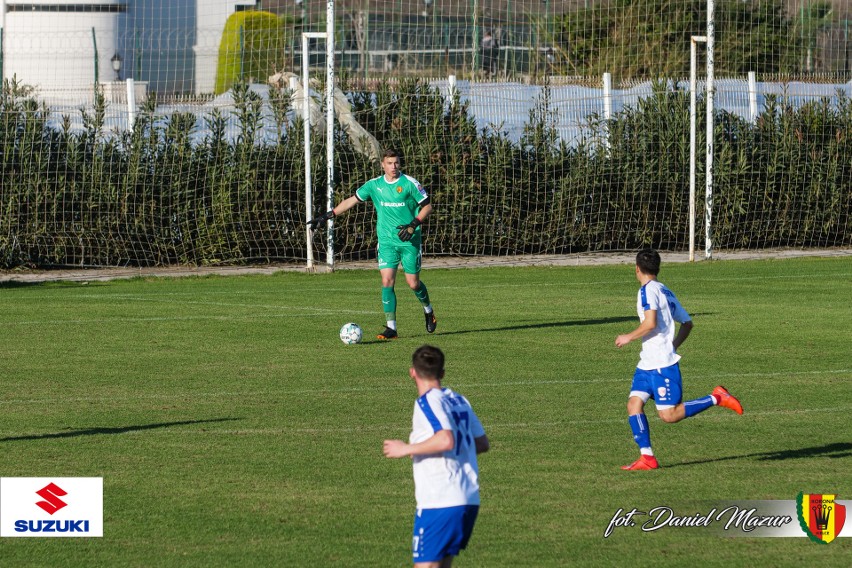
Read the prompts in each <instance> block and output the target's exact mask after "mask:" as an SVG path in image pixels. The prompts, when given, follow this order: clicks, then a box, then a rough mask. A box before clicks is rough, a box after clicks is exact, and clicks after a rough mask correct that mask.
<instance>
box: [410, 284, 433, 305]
mask: <svg viewBox="0 0 852 568" xmlns="http://www.w3.org/2000/svg"><path fill="white" fill-rule="evenodd" d="M414 295H415V296H417V299H418V300H420V303H421V304H422V305H423V307H424V308H425V307H426V306H428V305H429V304H430V303H431V302H429V290H427V289H426V284H424V283H423V281H422V280H421V281H420V286H419V287H418V288H417V290H414Z"/></svg>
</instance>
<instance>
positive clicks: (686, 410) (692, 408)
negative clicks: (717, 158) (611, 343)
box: [615, 249, 743, 470]
mask: <svg viewBox="0 0 852 568" xmlns="http://www.w3.org/2000/svg"><path fill="white" fill-rule="evenodd" d="M659 273H660V254H659V253H658V252H657V251H655V250H652V249H645V250H642V251H639V253H638V254H637V255H636V279H637V280H639V284H641V288H640V289H639V294H638V297H637V301H636V309H637V312H638V313H639V322H640V323H639V327H637V328H636V329H634V330H633V331H631V332H630V333H625V334H622V335H619V336H618V337H616V338H615V346H616V347H624V346H625V345H627V344H628V343H630V342H631V341H633V340H634V339H640V338H641V339H642V353H641V354H640V356H639V364H638V365H637V366H636V371H635V372H634V374H633V384H632V386H631V387H630V396H629V397H628V399H627V415H628V416H627V418H628V421H629V422H630V429H631V430H632V431H633V439H634V440H635V441H636V444H637V445H638V446H639V459H638V460H636V461H635V462H633V463H632V464H630V465H626V466H623V467H622V468H621V469H626V470H644V469H657V468H658V467H660V464H659V462H657V458H655V457H654V451H653V450H652V449H651V435H650V434H649V432H648V419H647V417H646V416H645V411H644V408H645V403H646V402H648V399H654V402H655V404H656V407H657V414H658V415H659V417H660V419H662V421H663V422H669V423H674V422H680V421H681V420H683V419H684V418H689V417H691V416H695V415H696V414H698V413H699V412H703V411H705V410H707V409H708V408H710V407H711V406H715V405H718V406H723V407H725V408H729V409H731V410H733V411H734V412H736V413H737V414H742V413H743V407H742V404H740V401H739V400H737V399H736V398H734V397H733V396H732V395H731V393H729V392H728V391H727V389H725V387H723V386H717V387H716V388H714V389H713V392H712V393H711V394H709V395H707V396H705V397H702V398H697V399H695V400H689V401H687V402H682V401H683V386H682V383H681V376H680V366H679V365H678V361H679V360H680V355H678V354H677V349H678V347H680V346H681V344H683V342H684V341H685V340H686V338H687V337H688V336H689V333H690V332H691V331H692V327H693V326H692V320H691V318H690V317H689V314H688V313H687V312H686V310H684V309H683V306H681V304H680V302H679V301H678V299H677V298H676V297H675V295H674V293H672V291H671V290H669V289H668V288H666V287H665V286H664V285H663V284H662V283H660V282H659V281H657V275H658V274H659ZM675 322H677V323H679V324H680V329H678V330H677V335H675V327H676V326H675Z"/></svg>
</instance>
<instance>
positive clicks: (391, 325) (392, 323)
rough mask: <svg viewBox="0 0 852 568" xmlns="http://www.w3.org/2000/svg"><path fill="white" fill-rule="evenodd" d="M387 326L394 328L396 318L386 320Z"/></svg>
mask: <svg viewBox="0 0 852 568" xmlns="http://www.w3.org/2000/svg"><path fill="white" fill-rule="evenodd" d="M388 327H389V328H391V329H396V320H390V321H389V322H388Z"/></svg>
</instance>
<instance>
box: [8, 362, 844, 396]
mask: <svg viewBox="0 0 852 568" xmlns="http://www.w3.org/2000/svg"><path fill="white" fill-rule="evenodd" d="M847 373H848V374H852V369H824V370H814V371H799V372H783V373H780V372H767V373H739V374H736V373H731V374H726V375H719V374H708V375H697V376H696V375H693V376H694V377H695V378H698V379H706V378H714V377H716V378H718V377H726V378H733V377H742V378H749V377H751V378H754V377H776V376H785V377H793V376H805V375H836V374H847ZM388 380H389V381H394V382H398V384H389V385H385V386H375V385H372V386H366V387H346V388H335V389H284V388H282V389H281V390H263V391H221V392H209V393H197V392H183V393H168V394H166V393H155V394H138V395H132V396H116V397H94V396H92V397H45V398H31V399H23V398H20V399H14V398H13V399H6V400H0V405H5V404H59V403H77V402H100V403H106V402H129V401H137V400H170V399H196V400H198V399H205V398H206V399H212V398H237V397H239V398H249V397H261V398H266V397H270V396H277V397H287V396H291V395H295V396H302V395H305V394H322V395H334V394H341V395H347V394H353V393H370V394H372V393H375V392H379V391H398V390H411V389H412V386H411V384H410V379H409V380H407V381H405V380H403V379H402V377H399V378H391V379H388ZM600 383H623V384H624V385H625V388H629V386H630V377H629V376H627V377H626V378H625V377H622V378H613V379H589V380H579V379H552V380H528V381H501V382H482V383H480V382H473V383H466V382H463V381H461V382H459V381H455V382H454V383H453V386H457V387H458V389H459V390H472V389H477V388H494V387H508V388H514V387H517V386H533V385H581V386H584V385H589V384H600Z"/></svg>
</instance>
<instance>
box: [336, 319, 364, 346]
mask: <svg viewBox="0 0 852 568" xmlns="http://www.w3.org/2000/svg"><path fill="white" fill-rule="evenodd" d="M363 336H364V332H363V331H361V327H360V326H359V325H358V324H357V323H351V322H350V323H345V324H343V327H341V328H340V341H342V342H343V343H345V344H346V345H354V344H356V343H361V338H362V337H363Z"/></svg>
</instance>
